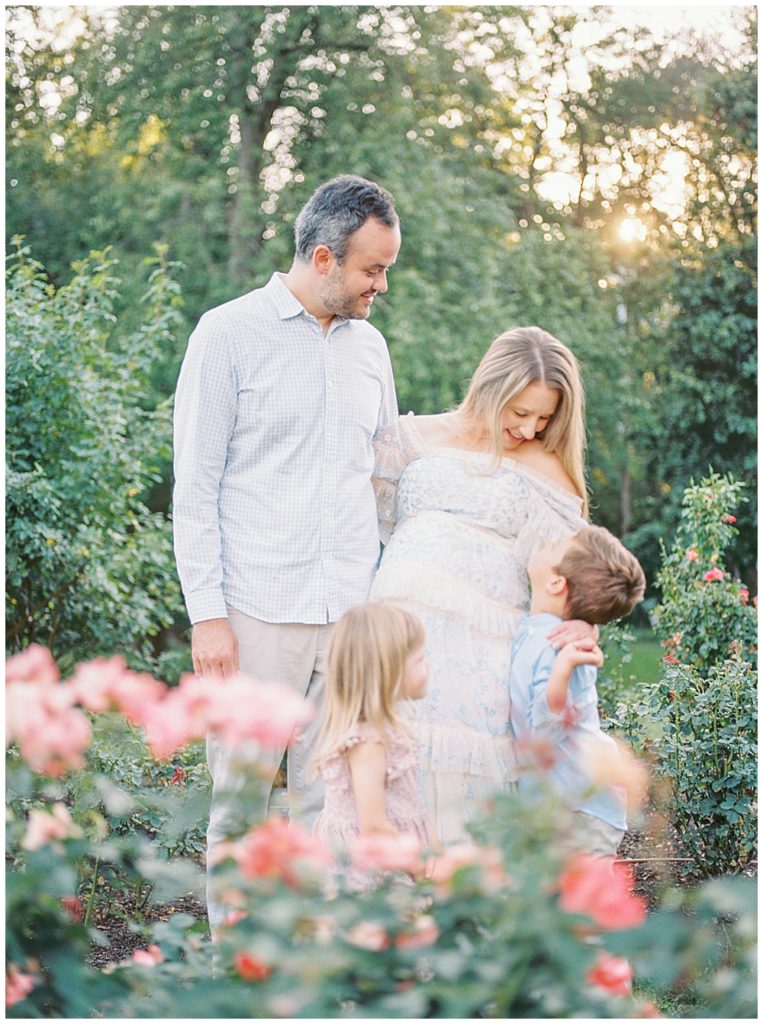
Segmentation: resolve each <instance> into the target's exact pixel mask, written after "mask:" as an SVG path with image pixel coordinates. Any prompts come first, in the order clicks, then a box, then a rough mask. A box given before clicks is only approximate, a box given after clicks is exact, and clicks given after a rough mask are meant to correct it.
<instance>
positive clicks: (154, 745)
mask: <svg viewBox="0 0 763 1024" xmlns="http://www.w3.org/2000/svg"><path fill="white" fill-rule="evenodd" d="M142 717H143V728H144V729H145V732H146V740H147V742H148V746H149V749H150V751H151V753H152V754H153V756H154V757H155V758H156V759H157V761H166V760H167V759H169V758H170V757H172V755H173V754H175V753H176V752H177V751H178V750H180V749H181V748H182V747H184V746H186V745H187V744H188V743H192V742H193V741H194V740H198V739H201V738H202V737H203V736H204V735H205V733H206V727H205V723H204V721H203V720H201V719H200V718H199V716H198V715H195V714H193V713H192V712H191V711H190V709H189V706H188V704H187V703H186V701H185V699H184V696H183V694H182V693H181V692H179V691H177V690H171V691H170V693H169V694H168V696H167V697H165V699H164V700H162V701H157V702H156V703H155V704H152V705H150V706H149V707H148V708H146V709H145V713H144V714H143V716H142Z"/></svg>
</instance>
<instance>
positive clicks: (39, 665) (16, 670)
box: [5, 644, 61, 683]
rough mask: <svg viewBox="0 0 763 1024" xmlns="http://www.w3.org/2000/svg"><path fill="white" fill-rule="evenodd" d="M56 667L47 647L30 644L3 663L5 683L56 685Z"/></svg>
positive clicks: (57, 676)
mask: <svg viewBox="0 0 763 1024" xmlns="http://www.w3.org/2000/svg"><path fill="white" fill-rule="evenodd" d="M60 675H61V674H60V672H59V671H58V666H57V665H56V663H55V661H54V660H53V655H52V654H51V653H50V651H49V650H48V648H47V647H41V646H40V644H31V645H30V646H29V647H27V648H26V650H24V651H21V653H20V654H15V655H14V656H13V657H12V658H8V660H7V661H6V663H5V681H6V683H29V682H34V683H57V682H58V680H59V678H60Z"/></svg>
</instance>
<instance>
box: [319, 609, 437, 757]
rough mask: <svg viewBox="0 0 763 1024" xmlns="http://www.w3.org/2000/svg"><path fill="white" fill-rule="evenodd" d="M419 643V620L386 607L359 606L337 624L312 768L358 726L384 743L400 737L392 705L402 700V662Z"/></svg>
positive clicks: (330, 647)
mask: <svg viewBox="0 0 763 1024" xmlns="http://www.w3.org/2000/svg"><path fill="white" fill-rule="evenodd" d="M423 643H424V627H423V625H422V624H421V620H420V619H418V618H417V617H416V616H415V615H413V614H411V612H408V611H406V610H405V609H404V608H398V607H396V606H394V605H391V604H381V603H371V604H361V605H358V606H357V607H356V608H352V609H350V611H348V612H346V613H345V614H344V615H343V616H342V618H341V619H340V620H339V621H338V622H337V624H336V626H334V629H333V631H332V634H331V639H330V640H329V645H328V653H327V665H326V694H325V697H324V701H323V724H322V726H321V732H320V736H319V739H318V745H317V749H316V751H315V754H314V756H313V764H314V765H315V767H316V768H318V767H320V765H321V763H322V762H323V761H325V760H326V758H327V757H330V756H331V755H332V754H334V753H336V751H337V750H339V749H340V747H341V746H342V744H343V743H344V741H345V740H346V739H347V736H348V734H349V732H350V731H351V730H352V729H353V728H354V727H355V725H356V724H357V723H358V722H367V723H368V724H369V725H372V726H374V727H375V728H376V729H377V730H378V732H379V734H380V735H381V736H382V738H384V736H385V733H389V731H390V730H392V729H396V730H399V731H403V732H405V731H406V729H405V726H404V724H403V722H402V721H401V719H400V718H399V715H398V710H397V708H396V706H395V705H396V703H397V702H398V701H400V700H401V699H402V698H403V697H404V693H403V680H404V678H405V663H406V661H407V659H408V657H409V655H410V654H411V653H412V652H413V651H415V650H416V648H417V647H420V646H421V645H422V644H423Z"/></svg>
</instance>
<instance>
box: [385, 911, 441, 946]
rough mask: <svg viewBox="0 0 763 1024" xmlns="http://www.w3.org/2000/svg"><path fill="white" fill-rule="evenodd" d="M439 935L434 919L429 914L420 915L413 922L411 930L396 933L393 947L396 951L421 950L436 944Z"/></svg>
mask: <svg viewBox="0 0 763 1024" xmlns="http://www.w3.org/2000/svg"><path fill="white" fill-rule="evenodd" d="M439 934H440V929H439V928H438V927H437V924H436V922H435V919H434V918H433V917H431V916H430V915H429V914H421V915H420V916H419V917H417V918H416V920H415V921H414V922H413V927H412V928H410V929H407V930H406V931H403V932H399V933H398V935H397V936H396V937H395V945H396V946H397V948H398V949H421V948H422V947H424V946H431V945H432V944H433V943H434V942H437V938H438V936H439Z"/></svg>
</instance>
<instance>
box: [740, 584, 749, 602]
mask: <svg viewBox="0 0 763 1024" xmlns="http://www.w3.org/2000/svg"><path fill="white" fill-rule="evenodd" d="M749 600H750V591H749V590H748V589H747V587H740V588H739V603H740V604H747V602H748V601H749Z"/></svg>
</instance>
